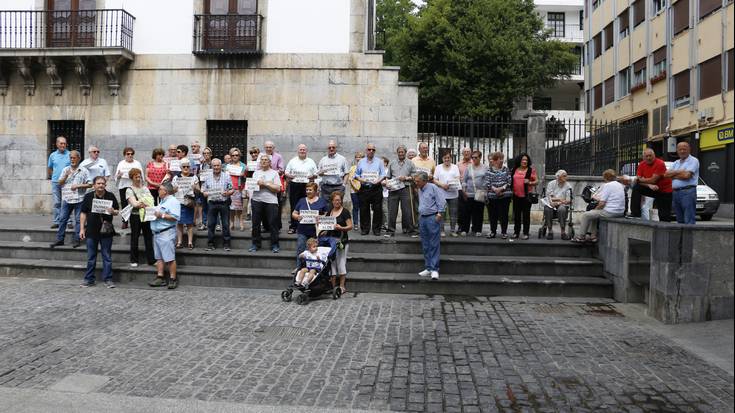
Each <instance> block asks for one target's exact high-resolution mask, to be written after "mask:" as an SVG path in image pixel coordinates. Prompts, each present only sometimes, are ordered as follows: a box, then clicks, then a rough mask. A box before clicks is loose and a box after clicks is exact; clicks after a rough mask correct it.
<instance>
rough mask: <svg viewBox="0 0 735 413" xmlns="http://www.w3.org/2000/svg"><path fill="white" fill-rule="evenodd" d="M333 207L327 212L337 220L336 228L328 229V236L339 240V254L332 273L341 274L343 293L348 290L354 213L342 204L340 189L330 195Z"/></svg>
mask: <svg viewBox="0 0 735 413" xmlns="http://www.w3.org/2000/svg"><path fill="white" fill-rule="evenodd" d="M329 201H330V203H331V209H330V210H329V212H327V216H330V217H335V220H336V221H337V222H336V224H335V226H334V229H333V230H331V231H326V234H321V235H325V236H327V237H330V238H333V239H335V240H336V241H337V255H336V257H335V258H334V261H332V275H334V276H339V288H340V289H341V290H342V294H344V293H346V292H347V289H345V279H346V278H347V250H348V247H349V242H350V236H349V234H350V230H352V215H350V211H348V210H347V209H345V208H344V207H343V205H342V193H341V192H339V191H335V192H332V193H331V194H330V195H329ZM332 287H336V285H334V284H333V285H332Z"/></svg>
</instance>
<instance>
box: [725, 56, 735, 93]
mask: <svg viewBox="0 0 735 413" xmlns="http://www.w3.org/2000/svg"><path fill="white" fill-rule="evenodd" d="M733 50H735V49H730V50H728V51H727V69H726V71H727V87H726V88H725V89H726V90H732V89H733V84H735V76H733V73H734V72H733V69H735V62H733Z"/></svg>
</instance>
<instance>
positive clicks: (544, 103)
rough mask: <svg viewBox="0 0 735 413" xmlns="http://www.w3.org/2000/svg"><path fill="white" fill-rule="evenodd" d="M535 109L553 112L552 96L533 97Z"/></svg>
mask: <svg viewBox="0 0 735 413" xmlns="http://www.w3.org/2000/svg"><path fill="white" fill-rule="evenodd" d="M533 109H534V110H551V97H550V96H534V97H533Z"/></svg>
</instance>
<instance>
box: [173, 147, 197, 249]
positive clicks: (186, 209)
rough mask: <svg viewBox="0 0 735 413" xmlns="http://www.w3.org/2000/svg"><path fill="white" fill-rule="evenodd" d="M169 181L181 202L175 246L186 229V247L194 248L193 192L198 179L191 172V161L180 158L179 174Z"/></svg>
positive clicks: (177, 245) (181, 240) (179, 246)
mask: <svg viewBox="0 0 735 413" xmlns="http://www.w3.org/2000/svg"><path fill="white" fill-rule="evenodd" d="M171 183H172V184H173V186H174V190H175V191H176V199H177V200H178V201H179V204H181V217H180V218H179V222H178V224H177V225H176V248H181V246H182V242H183V238H184V229H186V236H187V241H188V242H187V244H186V246H187V248H189V249H190V250H193V249H194V193H195V192H199V179H198V178H197V176H196V175H193V174H192V173H191V162H190V161H189V160H188V159H186V158H185V159H182V160H181V175H180V176H175V177H174V179H173V181H171Z"/></svg>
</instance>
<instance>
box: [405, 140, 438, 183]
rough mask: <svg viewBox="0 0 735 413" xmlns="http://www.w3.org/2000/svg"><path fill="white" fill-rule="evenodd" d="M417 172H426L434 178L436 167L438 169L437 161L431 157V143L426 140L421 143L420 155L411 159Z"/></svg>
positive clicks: (430, 177)
mask: <svg viewBox="0 0 735 413" xmlns="http://www.w3.org/2000/svg"><path fill="white" fill-rule="evenodd" d="M411 162H413V165H414V166H415V167H416V171H417V172H426V174H427V175H429V179H434V169H436V161H434V159H432V158H430V157H429V144H428V143H426V142H421V143H419V156H417V157H415V158H413V159H411Z"/></svg>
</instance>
